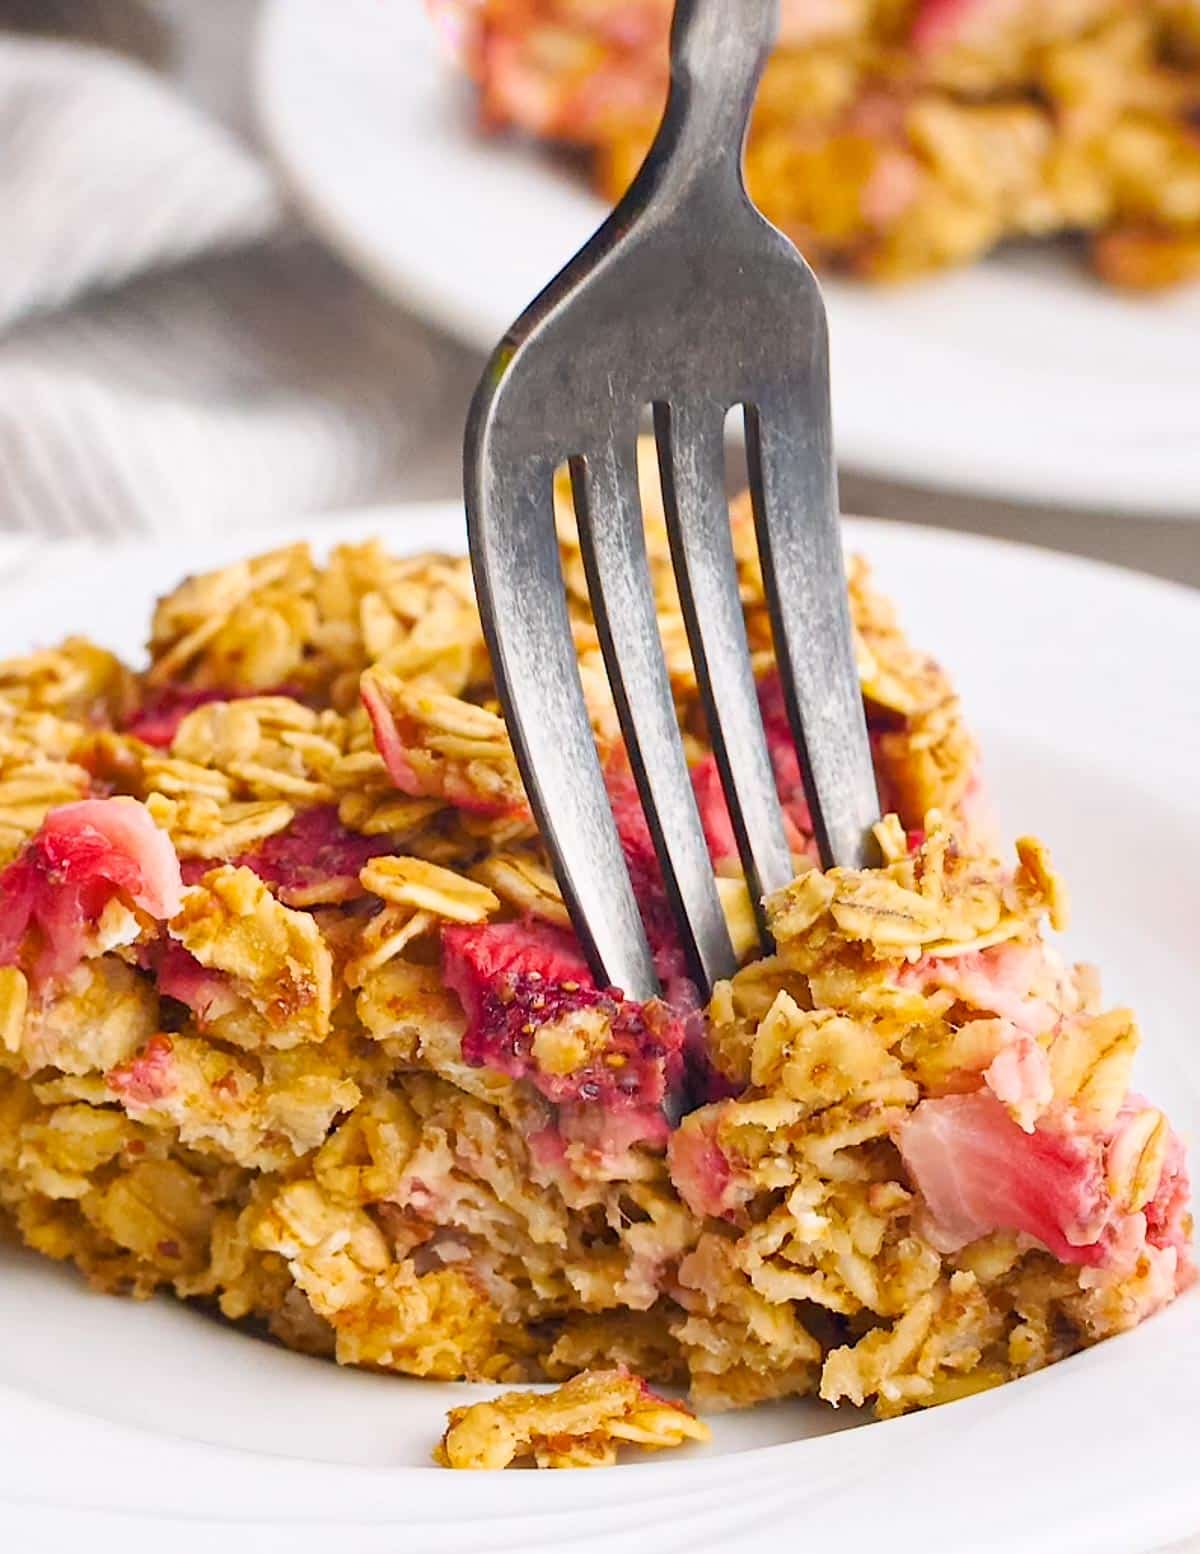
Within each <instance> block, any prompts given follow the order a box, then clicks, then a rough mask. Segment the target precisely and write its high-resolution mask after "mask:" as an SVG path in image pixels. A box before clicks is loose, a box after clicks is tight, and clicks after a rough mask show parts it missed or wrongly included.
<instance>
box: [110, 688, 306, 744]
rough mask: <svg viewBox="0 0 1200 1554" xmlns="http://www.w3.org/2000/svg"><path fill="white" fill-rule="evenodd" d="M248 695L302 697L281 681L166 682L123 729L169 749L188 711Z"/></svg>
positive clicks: (137, 737) (240, 698)
mask: <svg viewBox="0 0 1200 1554" xmlns="http://www.w3.org/2000/svg"><path fill="white" fill-rule="evenodd" d="M248 696H290V697H291V698H292V699H293V700H295V701H303V699H304V698H303V697H302V696H301V695H300V694H299V693H298V692H297V690H296V689H295V687H294V686H288V685H281V686H278V687H276V688H275V689H273V690H267V691H244V690H242V691H212V690H207V691H201V690H197V689H196V688H195V687H194V686H190V685H165V686H163V688H162V689H161V690H159V691H155V692H153V693H152V694H151V695H150V696H149V697H148V698H147V699H146V700H145V701H144V702H143V703H142V705H141V706H140V707H139V708H138V710H137V712H135V713H134V715H133V717H132V718H130V719H129V721H128V722H127V723H126V724H125V728H124V732H125V733H126V734H132V735H133V737H134V738H135V739H140V740H141V741H142V743H143V744H144V745H154V746H155V748H156V749H160V750H166V749H169V748H170V746H171V744H172V742H173V741H174V739H175V735H176V734H178V732H179V725H180V724H181V723H182V722H183V720H184V718H186V717H187V715H188V713H189V712H195V710H196V708H197V707H207V706H208V705H209V704H210V703H211V702H214V701H244V700H245V699H246V698H247V697H248Z"/></svg>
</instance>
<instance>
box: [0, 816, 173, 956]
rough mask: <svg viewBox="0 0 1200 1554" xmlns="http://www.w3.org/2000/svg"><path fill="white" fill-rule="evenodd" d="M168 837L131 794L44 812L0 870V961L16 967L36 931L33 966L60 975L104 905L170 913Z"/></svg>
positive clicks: (88, 939) (89, 936) (82, 950)
mask: <svg viewBox="0 0 1200 1554" xmlns="http://www.w3.org/2000/svg"><path fill="white" fill-rule="evenodd" d="M182 889H183V881H182V879H181V877H180V872H179V860H178V858H176V856H175V849H174V848H173V847H172V846H171V841H170V838H169V837H168V836H167V835H166V833H165V832H163V831H160V830H159V829H158V827H157V826H156V825H155V824H154V822H153V820H151V818H150V816H149V814H148V813H147V811H146V809H145V808H144V806H143V805H141V804H139V803H137V802H136V800H134V799H127V798H114V799H84V800H83V801H82V802H81V803H78V804H65V805H63V807H62V808H61V809H55V810H51V812H50V813H49V814H48V815H47V816H46V819H45V820H44V821H43V823H42V827H41V830H40V831H38V833H37V835H36V836H34V837H33V838H32V840H31V841H29V842H28V843H27V844H26V846H25V848H24V850H23V851H22V852H21V853H20V854H19V855H18V857H17V858H15V859H14V860H13V862H12V863H10V864H9V865H8V867H7V868H6V869H5V870H4V871H3V873H0V965H5V966H12V965H15V964H16V963H17V962H18V961H19V960H20V959H21V956H22V952H23V950H25V949H27V948H30V947H29V946H27V943H26V941H27V936H29V934H30V932H31V930H35V931H36V934H37V941H36V947H33V948H32V954H33V956H34V960H33V969H34V972H35V974H36V975H37V976H38V977H60V976H63V975H65V974H66V973H67V972H69V971H71V970H72V969H73V968H74V967H75V966H76V965H78V963H79V962H80V961H81V960H82V959H83V958H84V956H85V955H86V954H88V952H89V947H90V946H91V944H92V943H93V942H94V935H95V929H96V925H97V923H98V922H99V920H100V917H101V914H102V913H103V912H104V909H105V908H106V907H107V906H108V905H109V903H110V902H112V901H114V900H118V899H122V900H124V901H125V902H127V903H128V904H129V905H131V906H134V907H137V908H139V909H140V910H141V911H143V912H145V913H147V914H148V915H149V916H150V917H153V918H157V919H158V920H160V921H162V920H165V919H167V918H170V917H174V915H175V913H176V912H178V910H179V907H180V902H181V897H182Z"/></svg>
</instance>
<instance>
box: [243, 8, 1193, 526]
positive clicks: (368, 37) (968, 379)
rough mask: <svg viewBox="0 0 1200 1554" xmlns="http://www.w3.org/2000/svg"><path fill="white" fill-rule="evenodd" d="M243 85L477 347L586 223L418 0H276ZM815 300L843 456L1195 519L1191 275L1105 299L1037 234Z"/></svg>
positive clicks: (1072, 261) (345, 235)
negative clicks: (488, 101)
mask: <svg viewBox="0 0 1200 1554" xmlns="http://www.w3.org/2000/svg"><path fill="white" fill-rule="evenodd" d="M258 82H259V99H260V106H261V117H262V123H263V126H264V129H265V131H266V135H267V138H268V140H269V142H270V143H271V145H272V146H273V148H274V150H275V152H276V154H277V156H278V158H279V160H280V162H281V163H282V165H283V167H284V169H285V171H286V173H287V175H288V178H289V181H290V183H291V186H292V188H293V190H294V192H295V194H296V196H297V197H298V199H299V200H300V202H301V204H302V205H303V207H304V208H305V210H306V211H307V213H308V215H309V216H310V218H311V219H312V220H313V221H314V222H315V224H316V225H317V226H318V227H319V228H321V229H322V230H323V231H324V232H325V233H326V234H327V235H328V237H329V238H330V239H331V240H332V241H333V242H334V243H336V244H337V245H338V246H339V247H340V248H341V249H342V250H343V251H344V252H345V254H346V255H347V256H348V257H349V258H350V259H351V260H352V261H353V262H355V263H356V264H358V265H359V266H360V267H361V268H362V269H363V270H364V271H365V272H366V273H367V274H368V275H369V276H370V277H372V278H373V279H374V281H375V282H376V283H377V284H378V285H379V286H380V287H382V288H383V289H384V290H385V291H387V292H389V293H391V294H392V295H394V296H396V297H398V298H400V299H401V300H404V301H407V302H409V303H412V304H415V305H416V306H417V307H419V308H422V309H423V310H425V311H426V312H427V313H428V314H429V315H430V316H431V317H433V318H434V319H436V320H438V321H440V322H441V323H442V324H444V325H445V326H446V327H447V328H449V329H451V330H452V331H454V332H455V333H457V334H459V335H460V336H461V337H463V338H464V339H465V340H467V341H469V342H472V343H473V344H475V345H477V346H479V347H480V348H482V349H490V348H491V347H492V346H493V345H494V344H495V343H496V341H497V340H498V339H499V338H500V336H501V334H502V333H503V332H504V330H505V329H506V328H507V327H508V325H509V324H510V323H512V321H513V320H514V319H515V318H516V317H517V315H518V314H519V313H520V311H521V310H522V308H523V307H524V306H525V304H526V303H527V302H528V301H529V300H530V299H531V298H532V297H533V296H534V295H535V293H537V292H538V291H540V290H541V288H542V286H543V285H544V284H545V283H546V282H547V281H548V280H549V279H550V277H551V276H552V275H553V274H554V273H555V271H556V270H557V269H558V268H559V267H560V265H562V264H563V263H564V262H565V261H566V260H567V259H568V258H569V257H570V256H571V255H572V254H573V253H574V252H575V251H576V249H578V248H579V246H580V245H581V244H582V243H583V241H584V240H585V239H586V238H587V237H588V236H589V235H590V234H591V232H592V231H593V230H594V229H595V227H596V226H597V225H598V224H599V222H600V220H601V218H602V216H603V214H604V211H603V208H602V207H601V205H600V204H599V202H598V201H597V200H596V198H595V197H594V196H593V195H592V194H591V193H590V192H589V191H588V190H587V188H586V187H584V185H583V184H582V182H580V181H578V180H576V179H575V178H574V177H572V176H571V175H570V174H568V173H566V172H563V171H562V170H560V169H559V168H558V167H557V166H556V165H555V164H554V162H553V161H552V160H551V159H550V158H548V157H547V156H546V155H545V154H543V153H542V152H540V151H539V150H538V149H537V148H532V147H523V146H521V145H519V144H517V143H515V142H513V141H512V140H492V141H489V140H486V139H484V138H482V137H480V136H479V135H478V134H477V133H476V131H475V128H474V119H473V113H472V102H471V92H470V89H469V87H468V86H467V85H466V84H465V83H463V82H462V81H461V80H459V79H457V78H456V76H455V75H454V73H453V72H452V71H451V70H450V69H449V68H448V67H447V65H446V64H445V62H444V61H443V60H442V59H441V58H440V57H439V52H438V49H437V46H436V42H435V39H434V37H433V36H432V29H431V28H430V26H429V24H428V23H427V21H426V19H425V15H424V5H423V4H422V3H421V0H271V3H270V4H269V5H268V7H267V10H266V17H265V22H264V27H263V32H262V36H261V45H260V52H259V68H258ZM827 296H828V302H829V313H830V325H831V335H832V348H833V375H834V385H833V386H834V396H833V397H834V415H835V421H836V429H837V436H838V447H839V451H840V453H841V456H842V458H843V460H844V461H845V462H846V463H847V464H848V465H851V466H853V467H855V468H857V469H859V470H861V471H864V472H866V473H868V474H874V475H879V476H888V477H894V478H897V479H903V480H909V481H912V482H914V483H916V484H920V485H933V486H946V487H951V488H955V489H958V490H962V491H974V492H980V493H990V494H994V495H1004V496H1010V497H1016V498H1018V499H1022V500H1029V501H1036V502H1040V503H1065V504H1068V505H1074V506H1088V507H1097V508H1111V509H1115V510H1123V511H1126V512H1128V513H1131V514H1137V513H1158V514H1176V515H1180V516H1190V517H1200V436H1198V435H1197V427H1198V426H1200V373H1198V372H1197V371H1196V362H1197V360H1198V359H1200V287H1194V288H1192V289H1190V290H1188V291H1186V292H1181V293H1179V294H1177V295H1173V296H1169V297H1165V298H1156V299H1152V300H1141V299H1131V298H1128V297H1122V296H1120V295H1117V294H1115V293H1113V292H1110V291H1107V290H1105V289H1104V288H1102V287H1101V286H1099V285H1098V284H1097V283H1096V282H1095V281H1093V280H1091V279H1090V278H1089V276H1088V275H1087V274H1086V272H1085V271H1084V269H1083V268H1082V266H1081V264H1080V262H1079V261H1078V259H1077V258H1075V257H1072V256H1069V255H1064V254H1062V253H1059V252H1057V251H1056V250H1054V249H1052V248H1041V249H1029V250H1020V251H1013V252H1011V253H1006V254H1004V255H1003V256H1001V257H998V258H995V259H992V260H989V261H988V262H987V263H986V264H982V265H978V266H976V267H974V268H973V269H968V270H963V271H958V272H955V273H953V274H948V275H941V276H937V277H935V278H933V279H932V280H930V281H927V282H923V283H921V284H919V285H913V286H910V287H908V288H905V289H902V290H889V291H875V290H871V289H868V288H865V287H857V286H850V285H846V284H833V283H830V284H829V285H828V287H827Z"/></svg>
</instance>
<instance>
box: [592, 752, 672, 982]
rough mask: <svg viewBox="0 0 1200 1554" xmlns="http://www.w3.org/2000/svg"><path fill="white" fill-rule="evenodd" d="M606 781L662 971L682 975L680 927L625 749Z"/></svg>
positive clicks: (648, 934)
mask: <svg viewBox="0 0 1200 1554" xmlns="http://www.w3.org/2000/svg"><path fill="white" fill-rule="evenodd" d="M604 783H605V786H606V787H607V789H608V801H609V803H610V804H611V805H612V812H613V819H614V820H615V821H616V823H617V835H618V836H619V837H620V839H621V851H622V852H623V853H624V855H625V866H626V868H628V870H629V879H630V883H631V884H632V886H633V894H634V896H635V897H636V899H637V904H638V908H639V910H640V911H641V914H642V923H643V925H644V926H645V929H646V937H647V939H649V941H650V948H651V949H652V950H653V951H654V954H655V959H656V963H657V964H658V972H659V975H660V976H661V977H663V978H664V980H666V979H668V978H670V977H672V976H675V975H678V974H679V973H680V972H681V971H682V969H683V964H682V962H683V954H682V947H681V945H680V942H679V930H678V929H677V928H676V926H675V916H674V913H673V912H672V911H671V905H670V902H669V901H668V899H667V887H666V885H665V884H664V882H663V876H662V870H661V868H660V867H659V863H658V853H657V852H656V850H655V847H654V838H653V837H652V836H651V834H650V824H649V822H648V821H647V819H646V811H645V810H644V809H643V808H642V799H641V794H639V792H638V787H637V783H636V781H635V780H634V776H633V773H632V772H631V771H630V769H629V766H628V764H627V762H626V759H625V755H624V752H619V753H618V755H617V756H616V758H615V759H614V760H612V761H610V762H609V765H608V768H607V770H606V771H605V773H604Z"/></svg>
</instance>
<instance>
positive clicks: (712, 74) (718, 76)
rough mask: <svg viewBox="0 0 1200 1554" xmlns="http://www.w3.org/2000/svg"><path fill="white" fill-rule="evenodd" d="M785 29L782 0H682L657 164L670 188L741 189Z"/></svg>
mask: <svg viewBox="0 0 1200 1554" xmlns="http://www.w3.org/2000/svg"><path fill="white" fill-rule="evenodd" d="M778 30H779V0H676V5H675V20H674V23H673V24H672V28H671V92H670V97H669V100H668V102H667V110H666V114H665V116H664V118H663V123H662V128H661V129H660V130H659V133H658V138H657V140H656V141H655V144H654V150H653V151H652V152H651V154H650V162H651V164H653V165H654V170H655V172H656V173H657V174H658V177H656V178H655V179H654V182H656V183H658V182H659V181H660V180H661V181H662V182H663V183H671V184H674V185H676V186H677V187H679V186H682V187H692V186H695V185H696V184H697V183H712V182H713V181H714V180H719V181H721V182H724V181H726V180H727V178H728V176H729V174H730V173H731V172H732V174H733V177H734V179H735V180H736V181H737V185H738V186H739V187H740V185H741V177H742V150H743V147H744V145H745V140H746V130H747V127H748V125H749V122H750V110H751V109H752V108H753V106H754V98H755V94H756V92H757V91H758V83H759V79H760V77H761V76H762V72H763V66H764V65H765V64H766V61H767V55H768V54H769V53H770V51H771V47H772V45H773V44H774V42H775V38H776V35H777V33H778Z"/></svg>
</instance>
